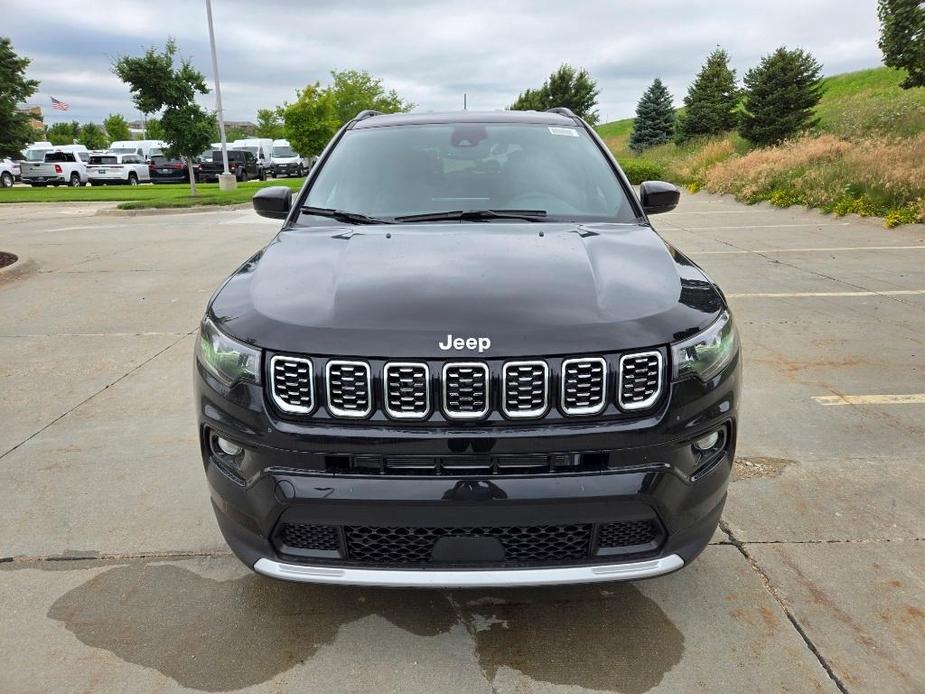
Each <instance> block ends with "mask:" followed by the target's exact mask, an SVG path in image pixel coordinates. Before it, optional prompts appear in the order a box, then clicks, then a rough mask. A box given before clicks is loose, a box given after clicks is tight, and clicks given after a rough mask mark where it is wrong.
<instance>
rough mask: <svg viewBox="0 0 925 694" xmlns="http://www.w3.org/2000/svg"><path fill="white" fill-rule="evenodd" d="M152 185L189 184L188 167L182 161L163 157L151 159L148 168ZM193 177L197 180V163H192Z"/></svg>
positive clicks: (156, 156)
mask: <svg viewBox="0 0 925 694" xmlns="http://www.w3.org/2000/svg"><path fill="white" fill-rule="evenodd" d="M148 169H149V171H150V174H151V182H152V183H189V166H188V165H187V163H186V162H185V161H184V160H183V159H168V158H167V157H165V156H163V155H160V156H158V155H155V156H152V157H151V163H150V165H149V166H148ZM193 176H194V177H195V178H196V180H197V181H198V180H199V163H198V162H194V163H193Z"/></svg>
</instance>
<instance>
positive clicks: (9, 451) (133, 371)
mask: <svg viewBox="0 0 925 694" xmlns="http://www.w3.org/2000/svg"><path fill="white" fill-rule="evenodd" d="M197 330H199V326H196V327H195V328H193V329H192V330H190V331H189V332H188V333H184V334H183V335H181V336H180V337H179V338H178V339H176V340H174V341H173V342H171V343H170V344H169V345H167V346H166V347H164V348H163V349H161V350H159V351H157V352H155V353H154V354H152V355H151V356H150V357H148V358H147V359H145V360H144V361H143V362H141V363H140V364H138V365H137V366H135V367H133V368H131V369H129V370H128V371H126V372H125V373H124V374H122V375H121V376H119V378H117V379H115V380H114V381H111V382H110V383H107V384H106V385H105V386H103V387H102V388H100V389H99V390H97V391H96V392H95V393H93V394H91V395H89V396H88V397H86V398H84V399H83V400H81V401H80V402H79V403H77V404H76V405H74V406H73V407H71V408H69V409H68V410H67V411H66V412H64V413H63V414H60V415H58V416H57V417H55V418H54V419H52V420H51V421H50V422H48V423H47V424H45V425H44V426H42V427H40V428H39V429H37V430H36V431H34V432H32V433H31V434H29V436H27V437H26V438H24V439H23V440H22V441H20V442H19V443H17V444H16V445H15V446H13V447H12V448H10V449H8V450H6V451H4V452H3V453H2V454H0V460H3V459H4V458H5V457H6V456H8V455H9V454H10V453H12V452H13V451H15V450H16V449H18V448H19V447H20V446H22V445H24V444H26V443H28V442H29V441H31V440H32V439H34V438H35V437H36V436H38V435H39V434H41V433H42V432H43V431H45V430H46V429H48V428H49V427H51V426H53V425H55V424H57V423H58V422H60V421H61V420H62V419H64V418H65V417H67V416H68V415H69V414H70V413H71V412H73V411H74V410H76V409H77V408H78V407H82V406H83V405H85V404H86V403H88V402H90V401H91V400H92V399H93V398H95V397H96V396H97V395H99V394H100V393H102V392H103V391H105V390H108V389H109V388H112V387H113V386H114V385H116V384H117V383H119V382H120V381H122V380H123V379H125V378H128V377H129V376H131V375H132V374H133V373H135V372H136V371H138V370H139V369H141V368H142V367H144V366H145V365H147V364H148V363H150V362H151V361H153V360H154V359H156V358H157V357H159V356H160V355H162V354H163V353H164V352H166V351H167V350H168V349H172V348H173V347H176V346H177V345H178V344H180V342H182V341H183V340H184V339H185V338H187V337H189V336H190V335H192V334H193V333H195V332H196V331H197Z"/></svg>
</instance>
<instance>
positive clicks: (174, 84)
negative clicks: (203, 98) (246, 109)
mask: <svg viewBox="0 0 925 694" xmlns="http://www.w3.org/2000/svg"><path fill="white" fill-rule="evenodd" d="M176 54H177V45H176V43H175V42H174V40H173V39H167V43H166V45H165V46H164V50H163V51H158V50H157V49H156V48H154V47H153V46H152V47H151V48H149V49H148V50H147V51H145V54H144V55H143V56H141V57H140V58H137V57H136V58H132V57H128V56H123V57H121V58H119V59H118V60H116V62H115V64H114V65H113V72H114V73H115V74H116V75H118V77H119V78H120V79H121V80H122V81H123V82H125V83H126V84H128V85H129V88H130V90H131V92H132V100H133V101H134V103H135V106H136V107H137V108H138V110H139V111H141V112H142V113H161V120H160V125H161V128H162V129H163V131H164V135H163V138H161V139H163V140H164V142H165V143H166V144H167V151H166V152H165V154H166V155H167V156H168V157H183V158H185V159H186V163H187V167H188V168H189V181H190V194H191V195H196V177H195V174H194V171H193V164H192V158H193V157H195V156H196V155H198V154H199V153H200V152H202V151H203V150H204V149H206V148H207V147H208V146H209V145H210V144H211V143H212V128H213V127H214V125H213V124H214V116H213V115H212V114H211V113H207V112H206V111H205V110H203V108H202V107H201V106H199V104H197V103H196V102H195V101H194V99H195V97H196V95H197V94H208V93H209V88H208V87H207V86H206V78H205V76H204V75H203V74H202V73H201V72H199V71H198V70H196V69H195V68H194V67H193V66H192V64H191V63H190V61H189V60H188V59H186V58H182V59H180V61H179V66H177V65H175V57H176ZM150 139H153V138H150Z"/></svg>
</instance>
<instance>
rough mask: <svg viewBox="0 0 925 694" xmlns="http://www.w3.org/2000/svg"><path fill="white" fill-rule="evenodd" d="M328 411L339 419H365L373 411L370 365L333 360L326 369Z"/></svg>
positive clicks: (360, 362)
mask: <svg viewBox="0 0 925 694" xmlns="http://www.w3.org/2000/svg"><path fill="white" fill-rule="evenodd" d="M326 372H327V373H326V375H327V390H328V409H329V410H331V414H333V415H336V416H338V417H365V416H366V415H368V414H369V413H370V411H371V410H372V400H371V393H370V377H369V364H367V363H366V362H362V361H338V360H335V359H332V360H331V361H329V362H328V364H327V367H326Z"/></svg>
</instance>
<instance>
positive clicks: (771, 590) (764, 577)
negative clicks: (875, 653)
mask: <svg viewBox="0 0 925 694" xmlns="http://www.w3.org/2000/svg"><path fill="white" fill-rule="evenodd" d="M719 527H720V529H721V530H722V531H723V532H724V533H726V535H727V536H728V537H729V541H730V542H731V543H732V545H734V546H735V548H736V549H738V550H739V553H740V554H741V555H742V556H743V557H745V560H746V561H747V562H748V563H749V565H750V566H751V567H752V569H753V570H754V571H755V573H757V574H758V575H759V576H760V577H761V581H762V583H764V587H765V590H767V591H768V594H769V595H770V596H771V597H772V598H773V599H774V601H775V602H776V603H777V604H778V606H780V608H781V609H782V610H783V611H784V614H785V615H787V619H788V620H789V621H790V624H792V625H793V628H794V629H795V630H796V632H797V633H798V634H799V635H800V638H801V639H803V643H805V644H806V647H807V648H808V649H809V650H810V652H811V653H812V654H813V655H814V656H815V657H816V660H817V661H819V665H821V666H822V669H823V670H825V673H826V674H827V675H828V676H829V679H830V680H832V683H833V684H834V685H835V686H836V687H837V688H838V691H840V692H841V693H842V694H848V688H847V687H845V683H844V682H842V680H841V678H840V677H839V676H838V675H837V674H836V673H835V670H834V669H833V668H832V666H831V664H830V663H829V661H828V660H826V658H825V656H823V655H822V653H821V652H820V650H819V648H818V647H817V646H816V644H815V643H814V642H813V640H812V639H811V638H810V637H809V634H807V633H806V630H805V629H803V626H802V625H801V624H800V622H799V620H797V618H796V615H795V614H794V613H793V610H791V609H790V607H789V606H788V605H787V602H786V601H785V600H784V599H783V597H782V596H781V595H780V593H779V592H778V591H777V589H776V588H775V587H774V586H773V585H772V584H771V579H770V577H769V576H768V574H767V572H766V571H765V570H764V569H763V568H762V567H761V565H760V564H759V563H758V561H757V560H756V559H755V558H754V557H752V555H751V554H750V553H749V551H748V549H747V548H746V546H745V545H746V543H744V542H741V541H740V540H739V539H738V538H736V536H735V535H734V534H733V532H732V530H730V529H729V525H728V524H727V523H726V522H725V521H723V520H721V521H720V522H719Z"/></svg>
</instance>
